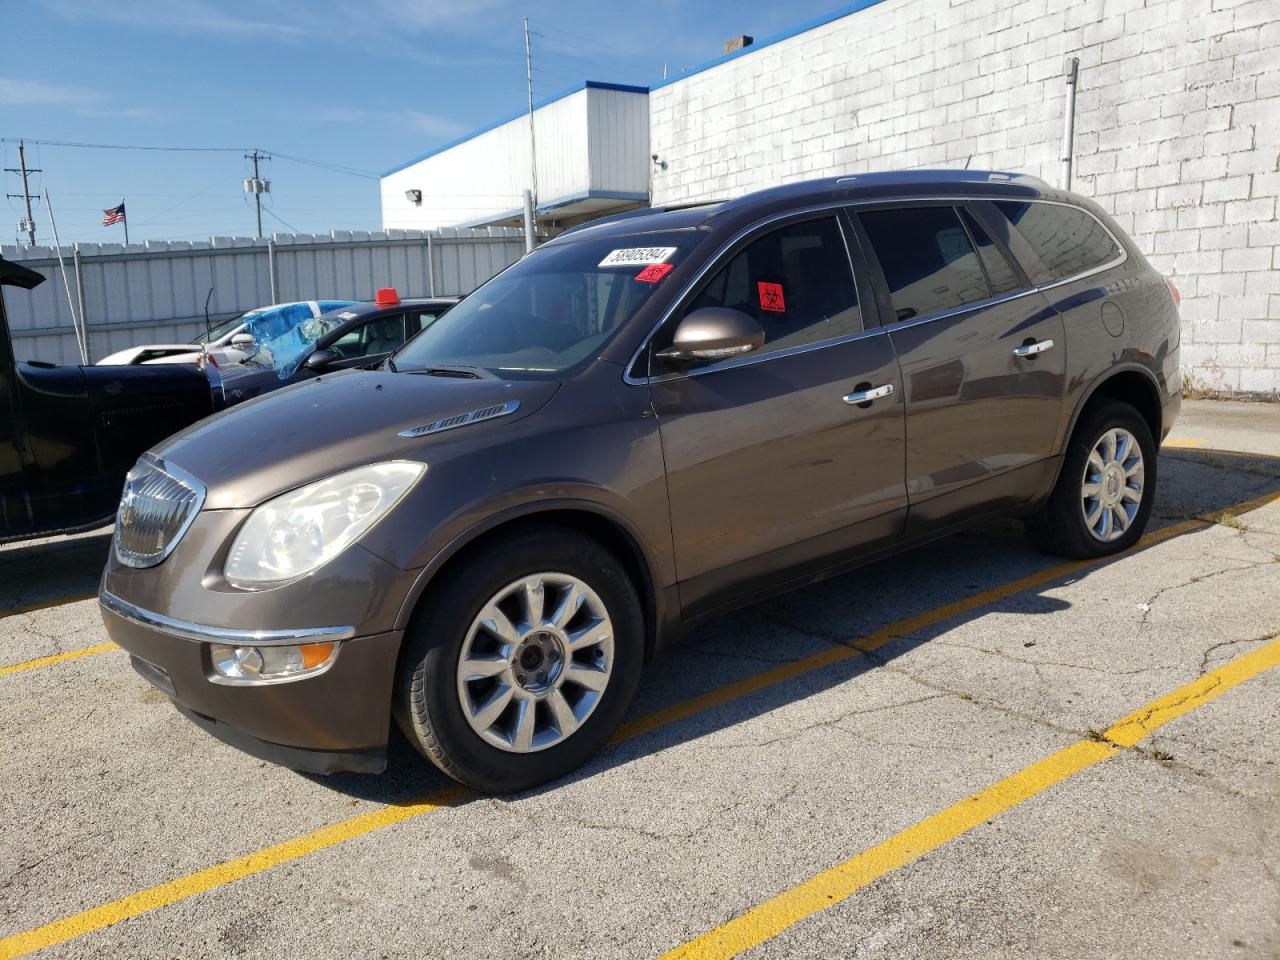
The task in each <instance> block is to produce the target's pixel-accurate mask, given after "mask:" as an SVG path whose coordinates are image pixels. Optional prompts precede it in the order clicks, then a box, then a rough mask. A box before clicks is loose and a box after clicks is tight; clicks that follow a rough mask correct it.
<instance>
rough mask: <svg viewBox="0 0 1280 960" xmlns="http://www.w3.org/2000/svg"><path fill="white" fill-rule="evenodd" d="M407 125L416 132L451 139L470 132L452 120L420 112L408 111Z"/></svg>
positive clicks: (463, 125)
mask: <svg viewBox="0 0 1280 960" xmlns="http://www.w3.org/2000/svg"><path fill="white" fill-rule="evenodd" d="M403 117H404V121H405V123H406V124H407V125H408V126H410V127H412V128H413V129H415V130H419V131H421V132H422V133H425V134H428V135H429V136H433V137H441V138H446V139H447V138H450V137H456V136H460V135H461V134H463V133H465V132H466V131H467V130H468V127H467V126H466V125H465V124H462V123H459V122H458V121H457V120H450V119H449V118H448V117H442V116H440V115H439V114H434V113H423V112H422V111H420V110H406V111H405V112H404V114H403Z"/></svg>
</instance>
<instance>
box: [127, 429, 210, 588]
mask: <svg viewBox="0 0 1280 960" xmlns="http://www.w3.org/2000/svg"><path fill="white" fill-rule="evenodd" d="M204 495H205V488H204V484H203V483H201V482H200V481H199V480H197V479H196V478H195V477H193V476H191V474H189V473H187V472H186V471H185V470H182V469H180V468H178V467H175V466H173V465H171V464H166V463H165V462H164V461H163V460H160V459H159V458H157V457H153V456H151V455H150V454H143V455H142V459H140V460H139V461H138V463H137V466H135V467H134V468H133V469H132V470H130V471H129V475H128V477H126V478H125V482H124V493H123V495H122V496H121V497H120V509H119V510H117V511H116V533H115V550H116V557H117V559H119V561H120V562H121V563H123V564H124V565H125V566H128V567H154V566H155V565H156V564H157V563H159V562H160V561H161V560H163V559H164V558H165V557H167V556H168V555H169V554H170V553H172V552H173V548H174V547H176V546H177V545H178V541H179V540H181V539H182V535H183V534H184V533H186V532H187V528H188V527H190V526H191V524H192V522H193V521H194V520H195V518H196V514H198V513H199V512H200V508H201V507H202V506H203V505H204Z"/></svg>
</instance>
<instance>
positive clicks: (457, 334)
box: [394, 230, 704, 377]
mask: <svg viewBox="0 0 1280 960" xmlns="http://www.w3.org/2000/svg"><path fill="white" fill-rule="evenodd" d="M703 237H704V234H702V233H700V232H698V231H695V230H676V231H668V232H664V233H646V234H635V235H632V236H622V237H616V236H615V237H608V238H604V239H599V240H586V241H581V242H578V243H566V244H564V245H563V246H561V245H552V246H548V247H543V248H542V249H540V250H536V251H534V252H533V253H532V254H530V255H529V256H527V257H525V258H524V259H523V260H521V261H520V262H519V263H517V264H516V265H515V266H513V267H511V269H509V270H507V271H505V272H503V273H500V274H498V276H496V277H494V278H493V279H492V280H490V281H489V282H488V283H486V284H485V285H484V286H482V287H480V288H479V289H478V290H476V291H475V292H474V293H472V294H471V295H470V296H468V297H467V298H466V299H465V300H463V301H462V302H461V303H459V304H458V305H457V306H455V307H453V308H452V309H450V310H449V312H448V313H446V314H445V315H444V316H442V317H440V319H439V320H437V321H436V322H435V323H433V324H431V325H430V326H429V327H427V329H425V330H424V331H422V333H420V334H418V335H417V336H416V337H414V338H413V339H412V340H410V341H409V342H408V343H407V344H405V346H404V347H403V349H401V350H400V351H399V352H398V353H396V354H395V356H394V362H395V367H396V369H397V370H400V371H414V370H427V369H431V368H435V367H451V366H468V367H482V368H485V369H488V370H491V371H493V372H494V373H497V374H499V375H501V376H516V377H552V376H557V375H559V374H561V373H563V372H564V371H565V370H568V369H569V368H571V367H574V366H576V365H577V364H579V363H582V362H583V361H585V360H587V359H589V358H590V357H592V356H595V355H596V353H597V352H598V351H599V350H600V348H601V347H603V346H604V344H605V343H606V342H607V341H608V339H609V338H610V337H611V336H612V335H613V334H614V332H615V331H617V330H618V329H619V328H620V327H621V326H622V325H623V324H624V323H626V322H627V321H628V320H629V319H631V317H633V316H634V315H635V313H636V311H637V310H639V309H640V307H641V306H643V305H644V303H645V302H646V301H647V300H648V299H649V298H650V297H651V296H653V293H654V291H655V290H657V289H658V287H659V286H661V284H662V282H663V278H664V277H666V275H667V274H668V273H669V272H670V271H671V270H672V268H673V267H675V266H676V265H677V264H679V263H680V262H681V260H683V259H684V257H685V256H687V255H688V254H689V252H690V251H691V250H693V248H694V247H696V246H697V244H699V243H700V242H701V241H702V239H703Z"/></svg>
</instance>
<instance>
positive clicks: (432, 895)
mask: <svg viewBox="0 0 1280 960" xmlns="http://www.w3.org/2000/svg"><path fill="white" fill-rule="evenodd" d="M1159 467H1160V480H1159V491H1158V495H1157V500H1156V505H1155V513H1154V516H1153V521H1152V524H1151V527H1150V530H1149V532H1148V534H1147V536H1146V538H1145V539H1144V540H1143V541H1142V543H1140V545H1139V546H1138V547H1137V548H1136V549H1134V550H1132V551H1130V552H1128V553H1126V554H1124V555H1122V556H1120V557H1116V558H1112V559H1109V560H1107V561H1105V562H1101V563H1094V564H1079V563H1066V562H1063V561H1061V560H1058V559H1055V558H1053V557H1049V556H1046V555H1044V554H1042V553H1040V552H1038V551H1037V550H1036V549H1035V548H1034V547H1033V546H1032V545H1031V544H1030V543H1029V542H1028V541H1027V540H1026V538H1025V537H1024V536H1023V533H1022V529H1021V525H1020V524H1019V523H1017V522H1015V521H1001V522H995V523H990V524H987V525H985V526H983V527H981V528H979V529H976V530H973V531H970V532H967V533H964V534H961V535H958V536H955V537H951V538H949V539H947V540H944V541H941V542H938V543H935V544H932V545H930V546H928V547H925V548H923V549H921V550H918V551H916V552H914V553H911V554H906V555H903V556H900V557H897V558H895V559H892V560H889V561H886V562H883V563H879V564H875V565H872V566H868V567H864V568H862V569H860V570H858V571H856V572H854V573H852V574H849V575H847V576H843V577H840V578H837V579H833V580H829V581H826V582H824V583H821V584H818V585H816V586H813V587H809V588H807V589H804V590H801V591H798V592H796V593H792V594H789V595H786V596H783V597H779V598H776V599H773V600H769V601H767V602H764V603H761V604H758V605H756V606H754V607H751V608H748V609H745V610H742V611H739V612H737V613H734V614H732V615H729V616H726V617H723V618H721V619H719V620H716V621H714V622H711V623H708V624H706V625H705V626H703V627H700V628H699V629H698V630H697V631H696V632H694V633H693V635H691V636H690V637H689V638H688V639H687V640H685V641H684V642H682V643H681V644H679V645H678V646H676V647H674V648H672V649H670V650H669V651H667V652H666V653H665V654H663V655H662V656H661V657H660V658H659V659H658V660H656V661H655V662H654V663H653V664H652V665H651V666H650V667H649V669H648V671H647V673H646V675H645V678H644V679H643V681H642V683H641V688H640V693H639V695H638V699H637V702H636V704H635V706H634V708H633V710H632V712H631V714H630V717H629V719H628V721H627V723H626V725H625V726H624V727H623V729H622V730H621V731H620V733H619V736H618V737H617V738H616V742H615V743H614V744H612V745H611V746H610V747H609V748H608V749H607V750H606V751H605V753H604V754H603V755H601V756H600V757H599V758H598V759H597V760H595V761H594V762H593V763H592V764H590V765H589V766H588V767H586V768H584V769H583V770H581V771H579V772H577V773H576V774H574V775H572V776H571V777H569V778H567V779H565V780H562V781H558V782H556V783H553V784H550V785H548V786H546V787H543V788H541V789H539V790H536V791H532V792H530V793H527V794H522V795H518V796H513V797H505V798H487V797H480V796H476V795H474V794H471V793H468V792H466V791H464V790H461V789H459V788H456V787H454V786H453V785H452V784H451V783H450V781H448V780H447V779H446V778H445V777H444V776H442V775H441V774H439V773H437V772H435V771H434V769H433V768H431V767H429V766H428V765H427V764H425V762H423V761H420V760H418V759H417V758H416V756H414V755H412V754H411V753H410V752H409V750H408V748H407V747H405V746H404V745H403V744H400V745H397V748H396V749H395V750H394V751H393V757H392V766H391V769H390V770H389V771H388V773H387V774H385V775H383V776H381V777H367V776H355V775H340V776H334V777H328V778H326V777H318V776H315V777H313V776H305V775H300V774H297V773H293V772H291V771H288V770H284V769H282V768H279V767H275V766H272V765H270V764H265V763H262V762H260V761H257V760H254V759H252V758H250V757H247V756H245V755H243V754H241V753H239V752H237V751H235V750H233V749H231V748H229V747H227V746H224V745H222V744H221V743H218V742H216V741H214V740H213V739H211V738H209V737H208V736H207V735H205V734H203V733H202V732H200V731H199V730H198V729H197V728H195V727H194V726H193V725H192V724H190V723H189V722H188V721H186V720H185V719H183V718H182V717H181V716H179V715H178V714H177V713H176V711H174V709H173V708H172V706H171V705H170V704H169V703H168V701H167V700H166V698H165V697H164V696H163V695H162V694H160V693H159V692H158V691H156V690H154V689H153V688H151V687H150V686H149V685H148V684H147V683H146V682H145V681H144V680H143V679H142V678H141V677H139V676H137V675H136V674H135V673H134V672H133V671H132V670H131V669H130V667H129V665H128V660H127V657H126V656H125V655H124V654H123V653H122V652H121V651H119V650H118V649H114V648H112V647H110V645H109V644H108V643H107V637H106V634H105V632H104V631H103V628H102V625H101V621H100V619H99V615H98V611H97V606H96V601H95V600H93V599H92V594H93V592H94V590H95V588H96V584H97V578H98V574H99V572H100V570H101V566H102V563H103V561H104V559H105V556H106V552H107V550H108V548H109V543H110V538H109V531H97V532H94V533H90V534H84V535H80V536H76V537H63V538H51V539H50V540H48V541H44V542H39V543H34V544H22V545H9V546H6V547H0V690H3V695H0V731H2V732H3V735H4V739H5V741H6V748H5V750H4V752H3V760H0V764H2V765H3V766H2V769H0V773H2V779H3V785H4V789H3V794H2V796H0V957H8V956H21V955H26V954H28V953H35V954H36V955H39V956H46V957H92V958H101V957H111V958H126V957H146V958H152V957H157V958H160V957H163V958H196V957H223V956H229V957H248V958H270V960H283V958H293V957H299V958H302V957H305V958H350V957H387V958H409V957H413V958H424V957H455V956H466V957H468V958H477V960H478V958H489V957H492V958H515V957H520V958H524V957H555V958H562V957H563V958H640V957H661V956H663V955H666V954H668V953H673V952H674V954H675V955H683V956H698V957H714V956H732V955H735V954H741V955H743V956H747V957H752V958H763V957H770V958H775V957H776V958H781V957H823V958H827V957H856V958H863V957H867V958H870V957H876V958H880V957H884V958H894V960H900V958H905V957H913V958H914V957H924V958H947V960H955V958H963V957H983V958H1012V957H1018V958H1038V960H1040V958H1058V957H1061V958H1071V960H1083V958H1095V957H1096V958H1118V957H1140V956H1160V957H1165V958H1188V960H1190V958H1196V960H1199V958H1217V957H1221V958H1232V960H1237V958H1239V960H1244V958H1274V957H1276V956H1280V877H1278V876H1277V865H1278V864H1280V722H1278V721H1280V670H1278V669H1275V667H1276V666H1277V665H1280V406H1274V405H1261V404H1242V403H1240V404H1238V403H1224V402H1194V403H1187V404H1185V405H1184V407H1183V414H1182V417H1181V419H1180V420H1179V423H1178V427H1177V429H1176V430H1175V432H1174V433H1173V434H1172V436H1171V437H1170V438H1169V440H1168V441H1167V442H1166V445H1165V447H1164V449H1163V451H1162V454H1161V457H1160V465H1159Z"/></svg>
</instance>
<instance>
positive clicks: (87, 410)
mask: <svg viewBox="0 0 1280 960" xmlns="http://www.w3.org/2000/svg"><path fill="white" fill-rule="evenodd" d="M44 279H45V278H44V277H43V276H41V275H40V274H38V273H35V272H34V271H32V270H28V269H27V268H26V267H22V266H19V265H18V264H16V263H11V262H9V261H8V260H4V259H0V288H2V287H4V286H12V287H19V288H22V289H26V290H30V289H31V288H33V287H35V286H37V285H38V284H40V283H42V282H44ZM220 406H221V378H220V377H219V375H218V372H217V370H216V368H210V369H209V370H208V371H203V372H202V371H200V370H198V369H197V368H196V367H195V366H180V365H172V366H135V367H97V366H86V367H64V366H57V365H55V364H51V363H41V362H38V361H30V362H27V361H23V362H19V361H17V360H15V358H14V354H13V344H12V341H11V340H10V337H9V321H8V318H7V317H6V316H5V313H4V302H3V298H0V543H5V542H8V541H10V540H24V539H28V538H31V537H40V536H47V535H49V534H54V533H69V532H72V531H75V530H87V529H92V528H93V527H96V526H101V525H102V524H104V523H108V522H109V521H110V520H111V518H112V516H113V515H114V514H115V512H116V506H117V504H118V503H119V501H120V491H121V489H122V488H123V486H124V480H125V474H126V473H127V472H128V471H129V468H130V467H132V466H133V465H134V463H135V462H136V461H137V459H138V455H139V454H140V453H142V452H143V451H144V450H146V449H147V448H148V447H151V446H154V445H155V444H156V443H158V442H160V441H161V440H163V439H164V438H165V437H168V436H170V435H171V434H174V433H177V432H178V431H179V430H181V429H182V428H183V427H186V426H188V425H190V424H192V423H194V422H195V421H197V420H199V419H200V418H201V417H204V416H206V415H208V414H210V413H212V412H213V411H214V410H215V409H217V408H218V407H220Z"/></svg>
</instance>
